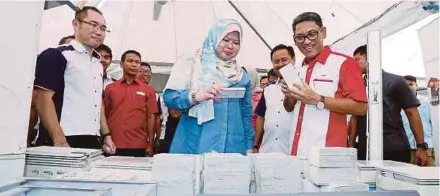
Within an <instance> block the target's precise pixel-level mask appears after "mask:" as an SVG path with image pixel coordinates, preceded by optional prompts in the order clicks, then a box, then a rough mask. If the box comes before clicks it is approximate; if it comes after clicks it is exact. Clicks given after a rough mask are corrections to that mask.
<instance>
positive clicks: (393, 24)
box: [332, 1, 431, 54]
mask: <svg viewBox="0 0 440 196" xmlns="http://www.w3.org/2000/svg"><path fill="white" fill-rule="evenodd" d="M430 15H431V13H430V12H428V11H425V10H423V9H422V5H421V2H418V1H402V2H399V3H397V4H396V5H394V6H393V7H392V8H390V9H388V10H387V11H386V12H385V13H383V15H380V16H377V17H376V18H375V19H374V20H372V21H369V22H368V23H366V24H364V25H363V26H362V27H361V28H359V29H357V30H356V31H353V32H352V33H350V34H348V35H347V36H345V37H343V38H341V39H340V40H338V41H336V42H335V43H333V44H332V47H333V48H334V49H336V50H338V51H341V52H343V53H348V54H351V53H352V52H353V51H354V50H355V49H356V47H358V46H360V45H363V44H366V43H367V33H368V32H369V31H373V30H380V31H381V36H382V38H385V37H388V36H390V35H392V34H394V33H396V32H398V31H400V30H402V29H404V28H406V27H408V26H410V25H412V24H414V23H416V22H418V21H420V20H422V19H424V18H426V17H428V16H430Z"/></svg>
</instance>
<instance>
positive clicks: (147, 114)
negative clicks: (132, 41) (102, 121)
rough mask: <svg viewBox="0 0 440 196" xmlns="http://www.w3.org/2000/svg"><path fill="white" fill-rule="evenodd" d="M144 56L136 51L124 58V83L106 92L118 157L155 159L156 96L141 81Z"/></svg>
mask: <svg viewBox="0 0 440 196" xmlns="http://www.w3.org/2000/svg"><path fill="white" fill-rule="evenodd" d="M140 64H141V55H140V54H139V52H137V51H134V50H129V51H126V52H125V53H124V54H122V57H121V67H122V69H123V71H124V76H123V78H122V79H120V80H118V81H116V82H113V83H111V84H109V85H108V86H107V88H106V89H105V91H104V104H105V112H106V117H107V121H108V126H109V129H110V133H111V135H112V139H113V142H114V143H115V145H116V153H115V155H116V156H134V157H144V156H146V155H148V156H152V154H153V151H152V148H151V143H152V141H154V132H153V127H154V113H156V112H157V105H156V95H155V93H154V91H153V90H152V88H151V87H149V86H148V85H147V84H145V83H144V82H142V81H140V80H139V79H138V78H137V74H138V71H139V67H140Z"/></svg>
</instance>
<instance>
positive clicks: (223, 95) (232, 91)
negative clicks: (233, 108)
mask: <svg viewBox="0 0 440 196" xmlns="http://www.w3.org/2000/svg"><path fill="white" fill-rule="evenodd" d="M245 92H246V88H244V87H236V88H223V90H222V92H220V93H219V94H217V96H216V98H220V99H232V98H243V97H244V94H245Z"/></svg>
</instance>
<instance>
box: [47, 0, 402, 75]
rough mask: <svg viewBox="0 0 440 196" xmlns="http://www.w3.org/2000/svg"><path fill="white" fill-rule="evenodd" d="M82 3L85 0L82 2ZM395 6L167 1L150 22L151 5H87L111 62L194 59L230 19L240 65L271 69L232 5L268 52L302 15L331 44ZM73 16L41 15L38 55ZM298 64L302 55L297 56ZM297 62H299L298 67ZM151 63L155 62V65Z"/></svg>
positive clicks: (65, 31)
mask: <svg viewBox="0 0 440 196" xmlns="http://www.w3.org/2000/svg"><path fill="white" fill-rule="evenodd" d="M81 3H82V4H84V1H82V2H81ZM395 3H396V2H395V1H232V3H231V2H228V1H177V0H176V1H169V2H167V3H166V4H165V5H164V6H163V7H162V9H161V13H160V16H159V19H158V20H153V11H154V5H155V2H154V1H110V0H109V1H87V2H86V3H85V5H99V7H100V9H101V10H102V11H103V13H104V15H105V18H106V19H107V21H108V23H107V25H108V27H109V28H110V30H111V31H112V32H111V33H110V34H109V35H108V36H107V38H106V41H105V44H107V45H109V46H110V47H111V48H112V49H113V51H114V56H115V57H114V59H119V56H120V55H121V54H122V53H123V52H124V51H126V50H128V49H135V50H138V51H139V52H141V54H142V55H143V59H144V60H146V61H148V62H161V63H171V64H172V63H174V62H175V61H176V60H177V59H178V58H179V57H181V56H182V55H192V54H193V53H194V51H196V49H197V48H198V47H200V46H201V44H202V42H203V40H204V39H205V37H206V35H207V32H208V30H209V29H210V28H211V26H212V25H213V24H214V23H215V22H216V21H217V20H218V19H223V18H233V19H236V20H238V21H239V22H240V23H241V24H242V26H243V29H244V36H243V43H242V49H241V53H240V54H239V57H238V60H239V63H240V64H242V65H244V66H248V67H255V68H270V67H271V63H270V56H269V54H270V49H269V48H268V47H267V46H266V45H265V44H264V42H263V41H262V39H260V38H259V37H258V36H257V34H256V33H255V32H254V31H253V30H252V29H251V27H250V26H249V25H248V24H247V23H246V22H245V20H244V19H243V18H242V17H241V16H240V15H239V13H238V12H237V10H235V9H234V7H233V6H232V4H234V5H235V6H236V7H237V9H238V10H239V11H240V12H241V13H242V14H243V16H244V17H245V18H246V19H247V20H248V21H249V23H250V24H251V25H252V26H253V27H254V28H255V29H256V31H257V32H259V34H261V37H262V38H263V39H264V40H265V41H266V42H267V43H268V45H269V46H270V47H274V46H276V45H277V44H281V43H283V44H288V45H293V39H292V36H293V33H292V28H291V23H292V21H293V19H294V18H295V16H297V15H299V14H300V13H302V12H305V11H314V12H317V13H319V14H320V15H321V16H322V18H323V21H324V25H325V26H326V27H327V29H328V34H327V35H328V37H327V39H326V42H327V44H331V43H333V42H334V41H336V40H338V39H339V38H341V37H343V36H345V35H346V34H348V33H350V32H352V31H354V30H355V29H357V28H359V27H360V26H361V25H363V24H364V23H366V22H368V21H369V20H371V19H373V18H374V17H376V16H378V15H379V14H381V13H382V12H384V11H385V10H386V9H387V8H389V7H390V6H392V5H393V4H395ZM72 19H73V11H72V9H71V8H70V7H68V6H66V5H64V6H60V7H56V8H53V9H49V10H46V11H45V12H44V15H43V22H42V32H41V36H40V50H43V49H45V48H47V47H53V46H54V45H56V44H57V43H58V40H59V39H60V38H61V37H63V36H66V35H70V34H72V32H73V30H72V27H71V20H72ZM297 55H298V57H299V58H298V59H302V58H301V56H302V55H301V54H299V52H297ZM299 61H300V60H298V61H297V62H299ZM153 64H154V63H153Z"/></svg>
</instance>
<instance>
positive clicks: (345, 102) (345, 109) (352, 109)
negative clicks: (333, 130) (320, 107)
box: [324, 97, 368, 116]
mask: <svg viewBox="0 0 440 196" xmlns="http://www.w3.org/2000/svg"><path fill="white" fill-rule="evenodd" d="M324 106H325V108H327V109H328V110H330V111H332V112H336V113H341V114H352V115H357V116H363V115H365V114H366V113H367V107H368V104H367V103H364V102H358V101H355V100H353V99H350V98H337V99H335V98H331V97H325V101H324Z"/></svg>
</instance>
